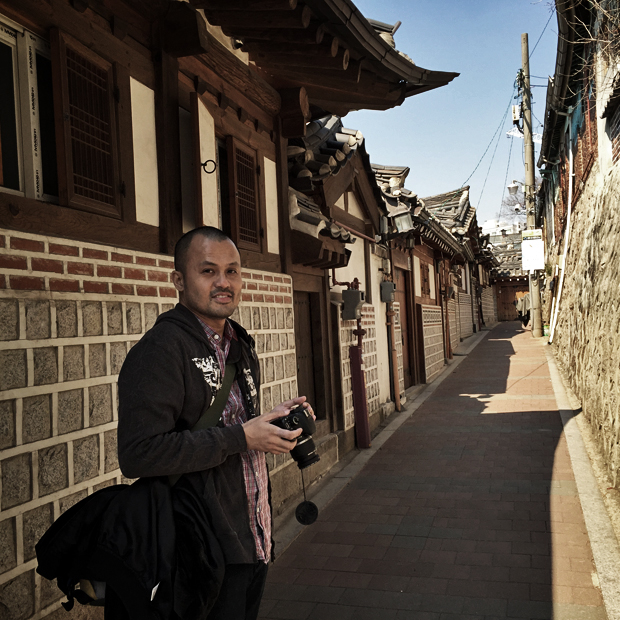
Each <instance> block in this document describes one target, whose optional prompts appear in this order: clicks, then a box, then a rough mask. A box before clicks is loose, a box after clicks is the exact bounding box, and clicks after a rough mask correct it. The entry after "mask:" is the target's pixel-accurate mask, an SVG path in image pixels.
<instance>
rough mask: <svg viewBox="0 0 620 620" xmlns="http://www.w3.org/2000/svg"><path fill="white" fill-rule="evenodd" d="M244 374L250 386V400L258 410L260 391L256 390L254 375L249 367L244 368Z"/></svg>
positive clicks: (246, 382)
mask: <svg viewBox="0 0 620 620" xmlns="http://www.w3.org/2000/svg"><path fill="white" fill-rule="evenodd" d="M243 376H244V378H245V384H246V385H247V386H248V400H251V401H252V402H251V403H250V404H251V405H252V408H253V409H254V411H257V407H258V392H257V391H256V385H255V384H254V377H252V371H251V370H250V369H249V368H244V369H243Z"/></svg>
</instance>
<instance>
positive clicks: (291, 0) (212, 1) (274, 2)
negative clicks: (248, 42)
mask: <svg viewBox="0 0 620 620" xmlns="http://www.w3.org/2000/svg"><path fill="white" fill-rule="evenodd" d="M189 1H190V4H192V5H193V6H195V7H196V8H197V9H206V10H210V11H292V10H294V9H296V8H297V0H189Z"/></svg>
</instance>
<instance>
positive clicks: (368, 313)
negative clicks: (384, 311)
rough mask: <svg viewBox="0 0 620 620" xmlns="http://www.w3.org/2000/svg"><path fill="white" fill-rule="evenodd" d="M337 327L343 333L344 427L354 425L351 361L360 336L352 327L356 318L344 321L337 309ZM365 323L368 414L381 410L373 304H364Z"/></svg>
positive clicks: (365, 370)
mask: <svg viewBox="0 0 620 620" xmlns="http://www.w3.org/2000/svg"><path fill="white" fill-rule="evenodd" d="M338 323H339V325H338V327H339V334H340V343H339V344H340V346H339V350H340V367H341V378H342V401H343V407H344V422H345V427H344V430H348V429H350V428H352V427H353V426H355V418H354V413H353V387H352V383H351V362H350V360H349V347H351V346H354V345H357V336H355V335H354V334H353V330H355V329H357V321H343V320H342V318H341V314H340V312H339V313H338ZM362 327H363V329H365V330H366V335H365V336H364V337H363V339H362V348H363V352H362V357H363V360H364V376H365V381H366V398H367V401H368V415H372V414H373V413H375V412H376V411H378V410H379V407H380V403H379V400H380V399H379V373H378V369H377V341H376V338H377V333H376V328H375V309H374V306H371V305H370V304H364V306H363V307H362Z"/></svg>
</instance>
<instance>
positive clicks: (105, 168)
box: [67, 48, 116, 205]
mask: <svg viewBox="0 0 620 620" xmlns="http://www.w3.org/2000/svg"><path fill="white" fill-rule="evenodd" d="M67 85H68V100H69V122H70V125H71V154H72V157H73V188H74V191H75V193H76V194H77V195H79V196H84V197H85V198H90V199H92V200H96V201H98V202H104V203H107V204H110V205H114V204H115V202H116V200H115V191H114V190H115V188H114V160H113V152H112V130H111V126H110V121H111V118H110V117H111V115H110V101H109V81H108V72H107V71H105V70H103V69H101V68H100V67H97V66H96V65H95V64H93V63H92V62H90V61H89V60H88V59H87V58H85V57H84V56H82V55H81V54H79V53H78V52H76V51H75V50H72V49H70V48H67Z"/></svg>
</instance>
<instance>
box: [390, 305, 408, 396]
mask: <svg viewBox="0 0 620 620" xmlns="http://www.w3.org/2000/svg"><path fill="white" fill-rule="evenodd" d="M392 306H393V308H394V312H395V313H396V316H395V317H394V320H395V321H396V324H395V325H394V340H396V359H397V361H398V388H399V391H400V397H401V401H402V402H403V403H404V402H405V401H404V396H405V373H404V371H403V338H402V330H401V327H400V326H401V323H400V312H401V308H400V303H398V302H395V303H393V304H392ZM409 363H410V364H411V367H413V361H412V360H409Z"/></svg>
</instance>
